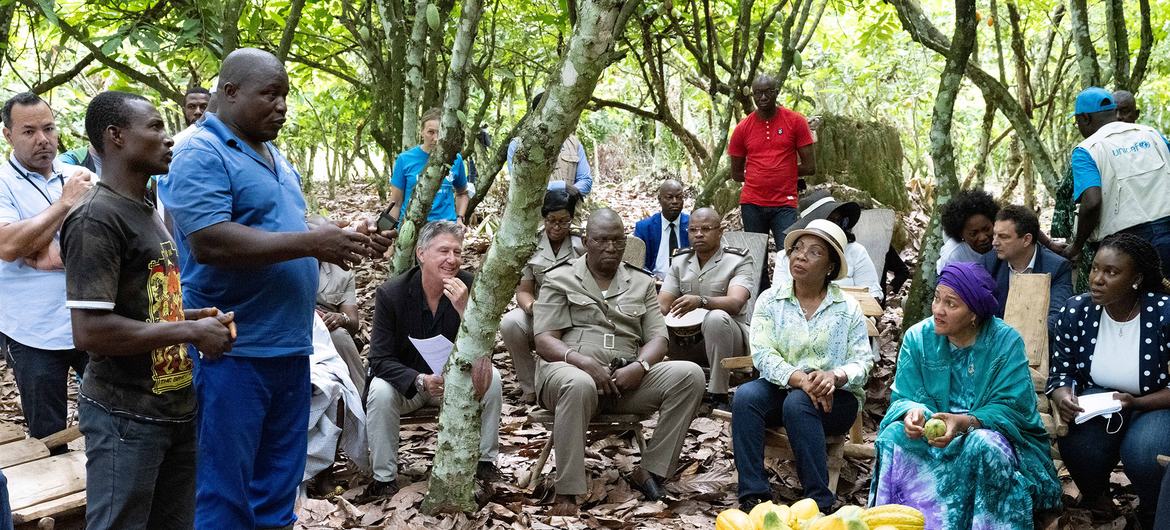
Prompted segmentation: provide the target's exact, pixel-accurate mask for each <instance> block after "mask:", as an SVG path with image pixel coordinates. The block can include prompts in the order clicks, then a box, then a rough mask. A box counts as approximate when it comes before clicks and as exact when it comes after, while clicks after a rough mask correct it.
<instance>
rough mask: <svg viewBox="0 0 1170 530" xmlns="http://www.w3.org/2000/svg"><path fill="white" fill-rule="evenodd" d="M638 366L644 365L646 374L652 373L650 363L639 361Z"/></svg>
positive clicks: (643, 360)
mask: <svg viewBox="0 0 1170 530" xmlns="http://www.w3.org/2000/svg"><path fill="white" fill-rule="evenodd" d="M638 364H640V365H642V369H643V370H645V371H646V373H650V361H647V360H645V359H639V360H638Z"/></svg>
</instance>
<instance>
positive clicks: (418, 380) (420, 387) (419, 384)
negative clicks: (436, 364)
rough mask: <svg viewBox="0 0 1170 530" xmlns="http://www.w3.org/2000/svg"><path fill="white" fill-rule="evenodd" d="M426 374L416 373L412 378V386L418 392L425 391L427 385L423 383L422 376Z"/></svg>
mask: <svg viewBox="0 0 1170 530" xmlns="http://www.w3.org/2000/svg"><path fill="white" fill-rule="evenodd" d="M426 375H427V374H418V376H417V377H415V378H414V388H416V389H417V390H418V391H419V392H426V391H427V385H426V384H425V383H423V377H426Z"/></svg>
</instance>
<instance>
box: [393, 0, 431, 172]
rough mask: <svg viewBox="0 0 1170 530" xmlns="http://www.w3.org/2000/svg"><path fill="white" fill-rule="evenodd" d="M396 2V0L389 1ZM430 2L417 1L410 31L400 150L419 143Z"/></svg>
mask: <svg viewBox="0 0 1170 530" xmlns="http://www.w3.org/2000/svg"><path fill="white" fill-rule="evenodd" d="M389 1H394V0H389ZM429 5H430V2H428V0H415V3H414V25H413V26H412V27H411V29H410V40H409V41H408V43H407V47H406V79H405V86H406V90H405V91H404V93H403V100H402V102H403V105H402V146H401V149H400V150H406V149H409V148H410V147H411V146H413V145H415V144H417V143H418V128H419V123H418V119H419V113H420V112H421V111H420V110H419V101H420V100H421V98H422V90H423V74H424V72H423V57H425V56H426V51H427V50H426V46H427V6H429Z"/></svg>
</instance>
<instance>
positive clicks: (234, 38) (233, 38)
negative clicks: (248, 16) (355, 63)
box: [222, 0, 245, 58]
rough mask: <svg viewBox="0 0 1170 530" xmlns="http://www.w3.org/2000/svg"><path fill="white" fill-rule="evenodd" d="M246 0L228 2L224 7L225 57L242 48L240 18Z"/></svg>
mask: <svg viewBox="0 0 1170 530" xmlns="http://www.w3.org/2000/svg"><path fill="white" fill-rule="evenodd" d="M244 3H245V0H228V1H227V2H226V3H224V6H223V30H222V31H223V56H224V57H225V58H226V57H227V56H228V54H229V53H232V52H234V51H236V48H239V47H240V17H241V16H242V15H243V14H244Z"/></svg>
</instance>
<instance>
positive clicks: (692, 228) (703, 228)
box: [687, 225, 721, 234]
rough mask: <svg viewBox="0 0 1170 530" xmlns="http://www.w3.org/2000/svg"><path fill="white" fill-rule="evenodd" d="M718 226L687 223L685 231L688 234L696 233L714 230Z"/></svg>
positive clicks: (718, 227) (717, 228)
mask: <svg viewBox="0 0 1170 530" xmlns="http://www.w3.org/2000/svg"><path fill="white" fill-rule="evenodd" d="M720 228H721V227H720V226H719V225H706V226H699V225H688V226H687V233H688V234H698V233H702V232H714V231H716V230H719V229H720Z"/></svg>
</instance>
